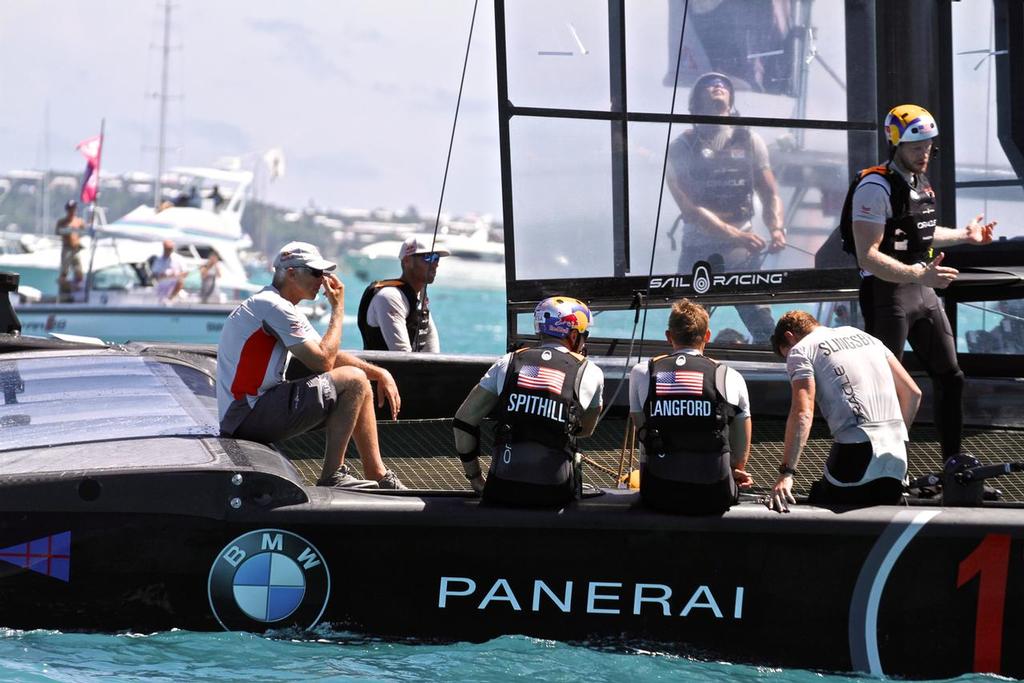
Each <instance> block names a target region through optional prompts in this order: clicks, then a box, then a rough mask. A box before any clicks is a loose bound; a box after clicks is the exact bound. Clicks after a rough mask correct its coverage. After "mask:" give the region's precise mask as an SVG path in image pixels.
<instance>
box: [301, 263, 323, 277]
mask: <svg viewBox="0 0 1024 683" xmlns="http://www.w3.org/2000/svg"><path fill="white" fill-rule="evenodd" d="M303 268H305V269H306V270H308V271H309V274H310V275H312V276H313V277H315V278H316V279H317V280H319V279H321V278H322V277H323V276H324V272H325V271H323V270H318V269H316V268H310V267H308V266H303Z"/></svg>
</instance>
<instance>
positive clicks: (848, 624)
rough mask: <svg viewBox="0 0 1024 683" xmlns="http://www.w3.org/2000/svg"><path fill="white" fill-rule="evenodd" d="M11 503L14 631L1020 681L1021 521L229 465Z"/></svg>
mask: <svg viewBox="0 0 1024 683" xmlns="http://www.w3.org/2000/svg"><path fill="white" fill-rule="evenodd" d="M242 469H243V470H244V468H242ZM307 497H308V499H307ZM40 501H46V502H47V504H46V505H45V506H43V505H40ZM143 501H145V504H142V502H143ZM236 506H237V507H236ZM43 507H45V509H46V511H45V512H43V511H40V508H43ZM0 510H2V511H0V623H3V625H5V626H8V627H15V628H57V629H64V630H75V629H85V630H103V631H119V630H131V631H136V632H139V631H142V632H146V631H153V630H164V629H168V628H172V627H178V628H185V629H194V630H216V629H222V628H229V629H238V630H251V631H260V632H262V631H265V630H268V629H280V628H290V627H296V626H297V627H301V628H311V627H313V626H315V625H317V624H330V625H331V626H332V627H333V628H334V629H341V630H352V631H356V632H359V633H366V634H371V635H380V636H386V637H415V638H423V639H429V640H469V641H482V640H486V639H489V638H491V637H495V636H498V635H502V634H516V633H519V634H527V635H531V636H537V637H542V638H552V639H558V640H564V641H578V642H579V641H586V642H588V643H599V644H600V643H614V644H618V645H623V644H625V645H627V646H628V645H630V644H637V645H641V644H642V645H644V646H651V645H652V644H653V645H655V646H659V647H661V648H663V649H666V650H671V651H676V652H681V653H686V654H690V655H693V656H698V657H721V658H726V659H728V660H730V661H749V662H757V663H760V664H771V665H778V666H787V667H803V668H815V669H825V670H855V671H864V672H870V673H872V674H876V675H880V674H886V675H902V676H913V677H927V678H939V677H946V676H953V675H957V674H960V673H963V672H968V671H990V672H1000V673H1003V674H1006V675H1011V676H1021V675H1024V653H1022V652H1021V651H1020V650H1017V649H1016V648H1015V647H1013V644H1014V643H1015V642H1016V641H1017V639H1018V637H1019V636H1020V634H1021V633H1024V623H1022V619H1024V618H1022V615H1021V613H1020V612H1019V611H1018V610H1015V609H1013V606H1014V605H1017V604H1020V602H1021V599H1022V597H1024V595H1022V592H1024V590H1022V586H1024V581H1021V579H1020V577H1021V575H1022V571H1024V563H1022V560H1024V554H1022V550H1024V510H1019V509H1008V508H994V509H954V508H940V507H925V506H912V507H902V508H901V507H879V508H873V509H866V510H860V511H849V512H834V511H828V510H822V509H815V508H798V509H797V510H795V511H794V512H793V513H792V514H789V515H786V516H780V515H777V514H775V513H771V512H769V511H767V510H766V509H765V508H764V507H763V506H761V505H757V504H750V505H741V506H739V507H737V508H734V509H733V510H732V511H730V512H729V513H727V514H726V515H724V516H721V517H709V518H681V517H673V516H668V515H662V514H657V513H653V512H649V511H646V510H644V509H642V508H640V507H638V506H637V505H636V498H635V496H634V495H632V494H625V493H620V492H607V493H605V494H604V495H601V496H597V497H594V498H590V499H587V500H585V501H582V502H580V503H578V504H574V505H572V506H569V507H567V508H566V509H564V510H562V511H551V510H514V509H501V508H488V507H484V506H481V505H479V503H478V502H477V501H476V500H474V499H470V498H465V497H459V496H441V495H437V496H423V497H410V496H389V495H379V494H372V493H338V492H326V491H324V490H323V489H319V490H318V489H308V488H305V489H303V488H302V487H301V486H299V485H298V484H297V482H295V481H294V480H291V479H290V478H289V477H282V476H278V474H276V473H273V472H259V471H248V472H244V471H243V474H242V475H241V476H239V473H238V472H234V473H233V472H230V471H227V470H225V471H198V472H188V471H185V472H163V473H159V474H157V473H153V472H149V473H131V472H112V473H108V474H107V475H103V476H99V475H96V474H93V475H91V476H70V475H65V476H60V477H57V478H52V479H47V478H39V479H37V480H34V481H20V482H17V483H16V484H15V485H5V486H4V496H3V498H2V500H0Z"/></svg>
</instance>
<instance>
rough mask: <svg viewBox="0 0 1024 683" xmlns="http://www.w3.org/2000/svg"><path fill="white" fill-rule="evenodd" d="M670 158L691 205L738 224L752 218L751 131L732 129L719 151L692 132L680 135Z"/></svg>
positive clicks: (752, 152)
mask: <svg viewBox="0 0 1024 683" xmlns="http://www.w3.org/2000/svg"><path fill="white" fill-rule="evenodd" d="M678 145H679V146H678V150H679V151H678V152H676V154H675V155H674V156H673V162H674V163H675V164H676V167H677V170H678V172H679V175H680V176H681V177H682V178H683V179H684V180H685V189H686V193H687V194H688V195H690V197H691V198H692V200H693V203H694V204H696V205H698V206H702V207H704V208H706V209H708V210H709V211H711V212H712V213H714V214H715V215H716V216H718V217H719V218H721V219H722V220H724V221H726V222H729V223H732V224H734V225H741V224H743V223H746V222H747V221H748V220H750V219H751V218H752V217H753V215H754V200H753V193H754V150H753V145H752V143H751V138H750V131H748V130H747V129H746V128H734V129H733V130H732V132H731V134H730V137H729V140H728V142H726V143H725V145H724V146H723V147H722V149H720V150H715V149H712V146H711V145H710V144H709V143H708V142H707V141H705V140H703V139H702V138H701V136H700V134H699V133H698V132H697V130H695V129H691V130H688V131H686V132H685V133H683V135H682V136H681V137H680V142H679V143H678Z"/></svg>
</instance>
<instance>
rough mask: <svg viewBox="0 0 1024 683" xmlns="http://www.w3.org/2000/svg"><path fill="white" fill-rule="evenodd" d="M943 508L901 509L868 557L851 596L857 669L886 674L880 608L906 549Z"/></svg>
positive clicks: (852, 657) (851, 628) (852, 649)
mask: <svg viewBox="0 0 1024 683" xmlns="http://www.w3.org/2000/svg"><path fill="white" fill-rule="evenodd" d="M941 512H942V510H924V511H921V512H915V511H911V510H904V511H901V512H898V513H897V514H896V516H895V517H893V520H892V521H891V522H890V523H889V526H887V527H886V529H885V531H883V532H882V535H881V536H879V537H878V540H877V541H876V542H875V545H874V547H872V548H871V552H870V553H868V556H867V558H866V559H865V560H864V565H863V566H862V567H861V569H860V575H859V576H858V577H857V584H856V585H855V586H854V589H853V596H852V597H851V599H850V621H849V642H850V661H851V664H852V666H853V670H854V671H861V672H864V673H869V674H871V675H872V676H882V675H884V672H883V671H882V663H881V661H880V659H879V656H878V608H879V606H880V604H881V602H882V592H883V591H884V590H885V582H886V581H887V580H888V579H889V573H890V572H891V571H892V568H893V567H894V566H895V565H896V561H897V560H899V558H900V555H901V554H902V553H903V550H904V549H905V548H906V547H907V545H909V544H910V541H912V540H913V539H914V537H915V536H917V534H918V532H919V531H921V529H923V528H924V525H925V524H927V523H928V522H929V521H930V520H931V519H932V518H934V517H935V516H936V515H938V514H940V513H941Z"/></svg>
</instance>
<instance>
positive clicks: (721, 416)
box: [629, 299, 753, 515]
mask: <svg viewBox="0 0 1024 683" xmlns="http://www.w3.org/2000/svg"><path fill="white" fill-rule="evenodd" d="M665 338H666V339H668V341H669V343H670V344H671V345H672V353H671V354H668V355H664V356H658V357H656V358H652V359H651V360H650V361H649V362H646V363H637V364H636V365H635V366H633V369H632V371H631V372H630V373H629V411H630V415H631V416H632V418H633V423H634V424H635V425H636V427H637V432H638V434H639V438H640V444H641V450H640V463H641V464H640V498H641V499H642V500H643V502H644V503H645V504H647V505H649V506H650V507H653V508H655V509H658V510H663V511H665V512H677V513H682V514H691V515H704V514H716V513H721V512H724V511H726V510H728V509H729V507H730V506H732V505H733V504H735V503H736V500H737V497H738V488H744V489H745V488H750V487H751V486H753V480H752V479H751V477H750V475H749V474H747V472H746V465H747V459H748V458H749V457H750V433H751V425H750V399H749V397H748V395H747V384H746V382H745V381H744V380H743V377H742V376H741V375H740V373H738V372H736V371H735V370H733V369H732V368H728V367H726V366H725V365H720V364H718V363H716V362H715V361H713V360H711V359H710V358H705V357H704V355H703V352H704V346H705V345H706V344H707V343H708V340H709V339H711V332H710V330H709V329H708V313H707V311H706V310H704V307H703V306H701V305H700V304H697V303H694V302H692V301H690V300H688V299H682V300H680V301H678V302H676V303H675V305H673V306H672V312H671V313H670V314H669V317H668V329H667V330H665Z"/></svg>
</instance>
